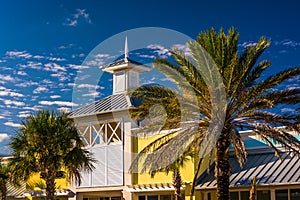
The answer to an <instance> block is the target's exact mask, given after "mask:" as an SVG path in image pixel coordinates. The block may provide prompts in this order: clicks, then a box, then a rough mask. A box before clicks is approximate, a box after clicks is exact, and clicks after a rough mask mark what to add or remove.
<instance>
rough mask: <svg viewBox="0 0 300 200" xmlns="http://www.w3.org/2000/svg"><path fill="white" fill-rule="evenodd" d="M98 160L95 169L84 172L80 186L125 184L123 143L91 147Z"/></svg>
mask: <svg viewBox="0 0 300 200" xmlns="http://www.w3.org/2000/svg"><path fill="white" fill-rule="evenodd" d="M90 150H91V151H92V152H93V153H94V158H95V159H96V160H97V163H95V167H96V168H95V169H94V171H93V172H91V173H88V174H83V173H82V184H81V185H80V186H78V187H97V186H117V185H123V171H124V170H123V145H122V144H111V145H105V146H95V147H92V148H90Z"/></svg>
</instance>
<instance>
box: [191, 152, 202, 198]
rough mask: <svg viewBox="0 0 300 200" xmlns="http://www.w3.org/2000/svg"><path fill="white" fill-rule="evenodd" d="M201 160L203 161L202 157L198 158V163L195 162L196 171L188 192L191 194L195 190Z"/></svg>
mask: <svg viewBox="0 0 300 200" xmlns="http://www.w3.org/2000/svg"><path fill="white" fill-rule="evenodd" d="M202 161H203V158H200V159H199V161H198V164H197V168H196V172H195V175H194V178H193V183H192V188H191V192H190V195H191V196H193V195H194V192H195V186H196V181H197V178H198V174H199V171H200V166H201V163H202Z"/></svg>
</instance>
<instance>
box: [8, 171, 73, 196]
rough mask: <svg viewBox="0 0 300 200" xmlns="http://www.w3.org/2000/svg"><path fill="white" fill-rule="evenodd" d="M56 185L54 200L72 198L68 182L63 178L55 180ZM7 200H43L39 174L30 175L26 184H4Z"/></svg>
mask: <svg viewBox="0 0 300 200" xmlns="http://www.w3.org/2000/svg"><path fill="white" fill-rule="evenodd" d="M55 183H56V187H57V189H56V199H57V200H68V199H69V198H72V197H74V195H75V194H74V193H73V192H72V191H71V190H70V189H69V183H68V180H67V179H66V178H65V177H62V178H57V179H56V180H55ZM6 186H7V199H19V200H44V199H45V198H46V191H45V187H46V185H45V181H44V180H43V179H41V177H40V173H36V174H34V175H32V176H31V177H30V178H29V179H28V180H27V181H26V182H25V181H24V182H21V183H20V185H18V186H16V185H13V184H11V183H9V182H8V183H6Z"/></svg>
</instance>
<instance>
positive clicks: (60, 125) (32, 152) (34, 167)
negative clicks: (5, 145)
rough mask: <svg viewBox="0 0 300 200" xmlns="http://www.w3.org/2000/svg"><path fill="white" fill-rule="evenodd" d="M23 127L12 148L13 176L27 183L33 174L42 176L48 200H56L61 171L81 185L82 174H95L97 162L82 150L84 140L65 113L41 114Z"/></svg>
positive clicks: (39, 112) (24, 123)
mask: <svg viewBox="0 0 300 200" xmlns="http://www.w3.org/2000/svg"><path fill="white" fill-rule="evenodd" d="M22 124H23V126H22V128H20V129H19V131H18V132H17V135H16V136H15V137H13V138H12V139H11V142H10V144H9V146H10V148H11V149H12V159H11V161H10V162H11V168H12V176H13V177H22V178H23V179H24V180H27V179H28V178H29V177H30V176H31V175H32V174H33V173H37V172H40V173H41V174H43V178H44V180H45V182H46V198H47V199H48V200H54V199H55V188H56V185H55V178H56V176H57V173H59V172H60V171H61V170H64V169H66V170H67V172H68V178H69V179H70V180H71V181H75V182H77V183H78V184H80V183H81V176H80V172H81V171H82V170H83V171H91V170H93V168H94V166H93V162H94V159H93V158H92V155H91V154H90V153H89V152H88V151H87V150H85V149H83V148H82V147H83V146H84V144H83V142H82V140H81V136H80V134H79V133H78V131H77V129H76V127H75V126H74V124H73V121H72V119H70V118H68V116H67V114H66V113H56V112H54V111H52V112H51V111H48V110H46V111H38V112H37V114H36V115H30V116H29V117H28V118H26V119H25V120H24V121H23V122H22Z"/></svg>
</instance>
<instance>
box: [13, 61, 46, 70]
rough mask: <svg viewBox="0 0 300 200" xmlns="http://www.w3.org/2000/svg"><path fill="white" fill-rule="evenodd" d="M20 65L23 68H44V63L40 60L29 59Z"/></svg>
mask: <svg viewBox="0 0 300 200" xmlns="http://www.w3.org/2000/svg"><path fill="white" fill-rule="evenodd" d="M18 66H19V67H20V68H21V69H26V68H31V69H37V70H41V69H42V63H40V62H32V61H28V62H27V64H18Z"/></svg>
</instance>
